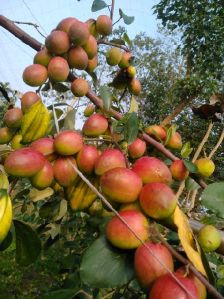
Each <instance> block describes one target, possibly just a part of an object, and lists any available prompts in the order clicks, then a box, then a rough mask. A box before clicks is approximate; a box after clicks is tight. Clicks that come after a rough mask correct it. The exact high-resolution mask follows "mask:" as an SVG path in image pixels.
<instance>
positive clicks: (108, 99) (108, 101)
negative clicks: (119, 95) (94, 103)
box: [99, 85, 112, 110]
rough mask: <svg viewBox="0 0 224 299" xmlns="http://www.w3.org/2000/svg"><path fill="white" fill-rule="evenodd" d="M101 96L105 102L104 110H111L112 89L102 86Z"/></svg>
mask: <svg viewBox="0 0 224 299" xmlns="http://www.w3.org/2000/svg"><path fill="white" fill-rule="evenodd" d="M99 94H100V97H101V99H102V100H103V105H104V108H105V109H106V110H109V109H110V107H111V102H112V94H111V92H110V89H109V88H108V87H107V86H106V85H104V86H100V89H99Z"/></svg>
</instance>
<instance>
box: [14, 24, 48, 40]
mask: <svg viewBox="0 0 224 299" xmlns="http://www.w3.org/2000/svg"><path fill="white" fill-rule="evenodd" d="M12 22H13V23H15V24H22V25H29V26H33V27H34V28H35V29H36V30H37V32H38V33H39V34H40V35H41V36H43V37H44V38H46V36H45V35H44V34H43V33H42V32H41V31H40V30H39V27H40V26H38V25H37V24H35V23H31V22H20V21H12Z"/></svg>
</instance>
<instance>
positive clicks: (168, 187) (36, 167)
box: [0, 0, 224, 299]
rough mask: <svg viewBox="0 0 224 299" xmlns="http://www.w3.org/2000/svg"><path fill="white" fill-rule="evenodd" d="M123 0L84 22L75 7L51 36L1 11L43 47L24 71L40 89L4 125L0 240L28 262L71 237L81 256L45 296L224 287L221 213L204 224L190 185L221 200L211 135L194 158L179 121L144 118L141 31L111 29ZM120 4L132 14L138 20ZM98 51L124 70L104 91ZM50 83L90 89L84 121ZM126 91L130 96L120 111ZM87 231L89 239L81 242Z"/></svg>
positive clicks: (200, 292)
mask: <svg viewBox="0 0 224 299" xmlns="http://www.w3.org/2000/svg"><path fill="white" fill-rule="evenodd" d="M114 5H115V2H114V1H112V4H111V5H110V6H108V5H107V4H106V3H105V2H104V1H96V0H95V1H94V2H93V6H92V9H93V10H100V9H102V8H104V7H107V6H108V7H109V8H110V15H100V16H98V18H97V19H96V20H94V19H89V20H87V21H85V22H83V21H81V20H78V19H76V18H75V17H68V18H65V19H63V20H61V21H60V22H59V24H55V25H56V27H55V29H54V30H52V32H51V33H50V34H49V35H48V36H47V37H46V39H45V44H44V45H42V44H40V43H39V42H38V41H37V40H34V39H33V38H31V37H30V36H29V35H27V34H26V33H25V32H23V31H22V30H21V29H19V28H18V27H17V26H16V25H15V24H13V23H12V22H11V21H10V20H8V19H7V18H5V17H3V16H1V18H0V24H1V25H2V26H4V27H5V28H6V29H7V30H9V31H11V32H12V33H13V34H14V35H15V36H17V37H18V38H20V39H21V40H22V41H24V42H26V43H27V44H28V45H29V46H31V47H32V48H33V49H35V50H37V54H36V55H35V56H34V59H33V64H30V65H29V66H27V67H26V68H25V70H24V72H23V75H22V78H23V80H24V82H25V83H26V84H27V85H28V86H31V87H37V90H36V92H34V91H30V90H29V89H28V90H27V92H25V93H24V94H23V95H22V96H21V97H20V99H19V100H20V105H19V107H17V106H16V105H11V103H10V105H9V107H8V110H7V111H6V112H5V113H4V116H3V119H2V123H3V125H2V127H1V128H0V144H1V147H0V162H1V165H0V179H1V180H0V248H1V250H5V249H7V248H8V247H9V246H10V244H11V242H12V240H13V238H14V239H15V241H16V259H17V262H18V263H19V264H21V265H23V266H27V265H29V264H30V263H32V262H34V261H35V260H36V259H37V258H38V257H39V256H40V253H41V247H42V246H43V247H44V248H46V247H49V246H57V244H63V245H64V246H65V247H66V244H67V245H68V244H71V248H69V246H68V249H67V252H69V254H70V256H71V257H73V258H74V256H76V258H77V256H78V258H77V263H76V264H75V266H74V268H72V269H71V271H70V273H69V274H70V275H71V277H72V274H75V275H77V277H78V282H77V283H75V281H74V280H75V279H74V277H73V283H71V286H70V287H67V288H62V289H61V290H56V291H55V290H54V291H50V290H49V293H48V294H45V295H46V297H45V298H54V296H56V295H58V294H59V296H62V297H63V296H66V298H80V297H79V296H81V295H84V296H86V297H85V298H121V296H122V293H123V296H124V297H123V298H146V296H147V298H150V299H163V298H173V299H182V298H186V299H190V298H194V299H205V298H211V297H209V296H213V297H212V298H223V296H222V294H221V293H220V292H219V290H217V288H216V285H215V279H214V275H213V272H212V270H211V269H210V266H209V262H208V257H207V255H206V254H208V252H212V251H215V250H217V251H218V252H219V254H220V256H222V255H223V253H224V251H223V243H224V242H223V235H222V233H221V231H219V230H218V229H216V228H215V227H214V226H212V225H208V226H205V227H203V228H202V229H201V230H200V231H199V233H198V231H197V228H196V227H195V225H193V224H192V222H191V225H190V221H189V218H188V216H187V213H186V212H187V210H186V206H185V205H184V199H183V196H182V193H183V189H184V188H185V185H187V184H191V185H194V186H195V185H196V186H197V189H198V188H199V186H200V187H201V189H202V190H203V191H202V195H201V196H202V200H203V202H204V203H205V207H206V208H207V209H209V208H210V206H209V204H207V201H208V200H209V199H210V198H211V194H212V195H213V196H215V197H217V200H220V196H221V195H220V194H222V191H223V190H224V187H223V186H224V184H223V183H222V182H219V183H214V184H212V183H211V184H209V182H210V181H209V178H210V177H211V176H212V174H213V172H214V170H215V164H214V163H213V161H212V159H211V157H205V158H199V157H198V156H199V154H200V152H201V147H203V143H204V142H205V141H206V140H205V139H206V138H207V136H205V139H204V140H202V142H201V144H200V146H199V148H198V151H196V152H195V154H194V157H193V158H192V157H191V153H192V151H193V149H192V148H191V146H190V143H189V142H186V143H184V142H183V139H184V138H183V137H184V136H182V135H181V132H180V131H177V128H176V126H175V124H172V125H170V124H169V125H167V124H166V125H162V124H153V125H149V124H143V123H142V122H141V119H140V117H139V116H138V108H137V106H138V96H139V95H140V93H141V91H142V86H141V83H140V81H139V80H138V75H137V74H138V69H137V67H136V66H135V64H134V57H133V55H132V51H131V42H130V40H129V38H128V36H127V34H126V35H125V37H124V41H123V42H122V43H121V42H119V41H117V40H110V35H111V34H112V31H113V11H114ZM119 12H120V18H122V19H123V20H124V22H125V23H126V24H130V23H131V22H132V21H133V18H132V17H129V16H127V15H125V14H124V13H123V11H122V10H119ZM101 46H103V47H104V49H106V52H105V53H103V54H102V53H101V51H100V47H101ZM99 55H103V59H104V61H105V62H106V63H107V64H108V65H109V66H111V67H114V70H115V71H114V72H113V73H112V75H111V76H112V78H111V82H110V83H109V84H108V85H103V86H100V87H98V90H99V91H98V90H97V95H96V94H95V93H94V92H93V91H92V85H93V83H96V82H95V81H96V73H95V72H94V70H95V69H96V68H97V66H98V61H99V59H98V58H99V57H98V56H99ZM101 59H102V57H101ZM47 90H50V91H54V90H56V91H59V93H62V92H70V93H72V94H73V95H74V97H75V98H74V100H75V101H80V102H81V101H82V99H83V97H86V98H88V99H89V100H90V102H91V103H87V104H86V106H85V109H84V117H85V119H84V124H83V126H82V129H81V130H77V129H75V126H74V111H73V110H71V107H70V106H71V105H70V104H69V102H68V101H67V102H64V103H59V102H57V101H55V99H54V98H52V99H51V103H49V102H47V101H44V98H43V93H44V92H45V91H47ZM118 93H120V94H121V97H120V100H117V97H116V96H115V94H118ZM98 94H99V95H98ZM124 95H126V97H128V98H129V100H130V101H129V102H130V108H128V110H127V112H126V113H121V111H122V109H121V104H120V103H121V101H122V98H123V97H124ZM80 98H81V99H80ZM128 105H129V104H128V103H126V106H127V107H128ZM60 106H63V107H64V108H63V110H61V109H60ZM219 143H220V141H219ZM30 189H31V190H30ZM214 190H217V192H214ZM28 194H29V196H27V195H28ZM32 194H33V197H32ZM31 197H32V207H31V210H32V212H31V215H29V216H30V218H29V221H26V217H25V216H26V209H27V206H29V204H30V203H29V202H28V201H29V200H30V198H31ZM220 201H221V200H220ZM21 202H22V205H21ZM18 203H20V205H19V206H20V207H21V208H19V207H18ZM222 204H223V200H222ZM13 207H14V210H13ZM212 209H214V207H213V206H212ZM222 211H223V208H222ZM221 213H222V215H221V216H223V212H221ZM77 219H79V221H80V222H81V223H82V222H83V223H84V222H85V225H84V224H83V226H84V227H85V233H84V237H86V238H88V241H89V242H88V244H87V243H86V242H84V237H83V236H79V234H80V235H81V231H82V230H81V226H80V227H77V228H76V232H75V233H74V231H75V225H76V221H77ZM80 219H81V220H80ZM28 222H31V223H33V225H32V226H30V225H29V224H28ZM77 222H78V221H77ZM87 224H89V226H90V227H88V225H87ZM197 233H198V236H197ZM171 234H175V236H176V244H175V242H172V241H173V240H172V238H171V237H170V235H171ZM77 240H79V241H80V240H82V241H83V243H82V242H80V244H78V245H76V246H77V247H75V246H74V243H75V242H76V241H77ZM77 243H78V241H77ZM217 254H218V253H217ZM220 259H222V257H221V258H220ZM183 266H184V267H183ZM70 280H71V279H70ZM130 294H131V296H133V297H130ZM116 296H117V297H116ZM125 296H126V297H125ZM128 296H129V297H128ZM63 298H65V297H63Z"/></svg>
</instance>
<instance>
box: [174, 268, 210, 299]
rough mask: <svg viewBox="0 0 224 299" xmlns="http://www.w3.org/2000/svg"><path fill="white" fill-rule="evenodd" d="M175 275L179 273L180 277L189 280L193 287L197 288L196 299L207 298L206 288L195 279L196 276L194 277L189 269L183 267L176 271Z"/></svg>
mask: <svg viewBox="0 0 224 299" xmlns="http://www.w3.org/2000/svg"><path fill="white" fill-rule="evenodd" d="M176 273H179V274H181V275H182V276H184V277H187V278H189V279H191V280H192V281H193V282H194V283H195V286H196V288H197V292H198V299H206V297H207V292H206V287H205V286H204V285H203V283H202V282H201V281H200V280H199V279H198V278H197V276H195V275H194V273H193V272H191V271H189V269H186V268H185V267H181V268H179V269H177V270H176Z"/></svg>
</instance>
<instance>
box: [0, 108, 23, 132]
mask: <svg viewBox="0 0 224 299" xmlns="http://www.w3.org/2000/svg"><path fill="white" fill-rule="evenodd" d="M22 118H23V113H22V110H21V109H20V108H12V109H9V110H7V111H6V113H5V115H4V118H3V120H4V123H5V124H6V126H7V127H8V128H15V129H16V128H20V126H21V122H22Z"/></svg>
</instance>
